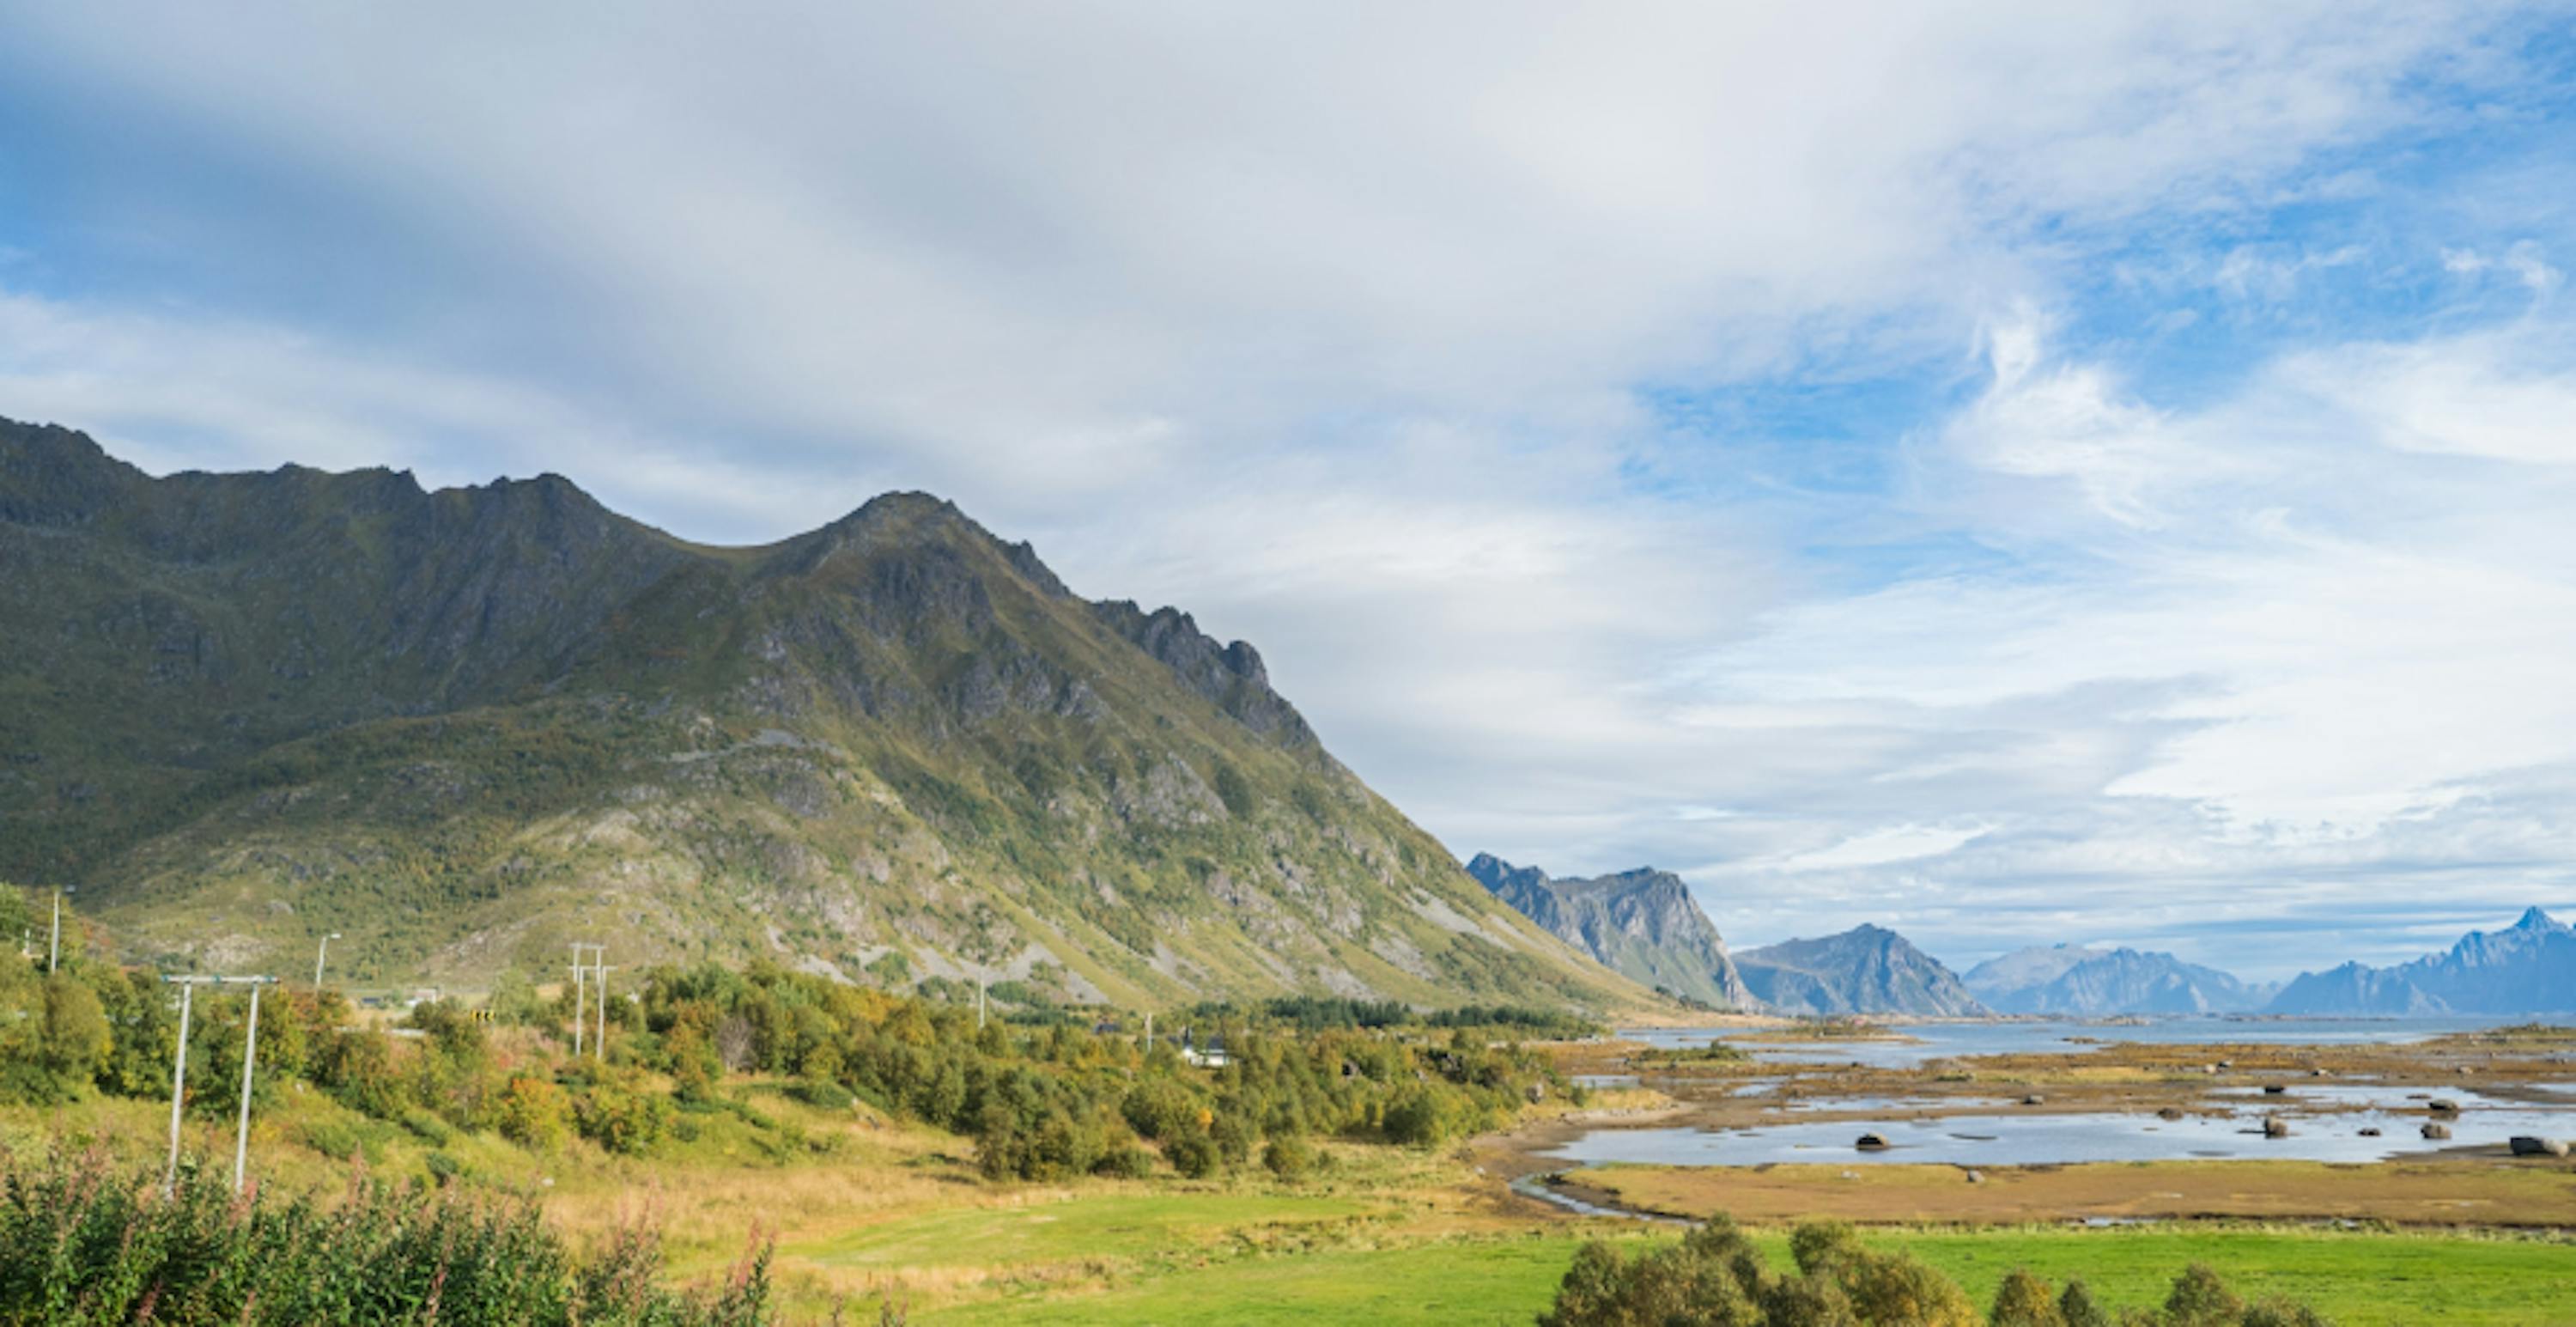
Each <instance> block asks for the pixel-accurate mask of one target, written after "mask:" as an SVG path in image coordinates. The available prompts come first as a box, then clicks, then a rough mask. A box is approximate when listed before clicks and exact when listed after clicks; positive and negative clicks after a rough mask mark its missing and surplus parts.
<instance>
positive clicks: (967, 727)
mask: <svg viewBox="0 0 2576 1327" xmlns="http://www.w3.org/2000/svg"><path fill="white" fill-rule="evenodd" d="M53 462H60V463H59V464H56V463H53ZM0 636H5V638H6V639H8V640H9V642H10V648H9V649H8V650H6V651H0V691H7V692H9V693H10V694H18V695H43V696H46V697H48V698H49V700H48V703H46V704H44V705H19V706H0V824H5V825H6V826H7V829H8V832H7V833H5V834H0V877H6V878H25V879H44V880H62V881H65V882H67V883H75V884H86V885H89V886H90V888H89V889H88V890H85V891H84V892H85V896H86V897H89V898H91V899H93V900H95V901H96V906H97V907H98V908H99V909H100V911H101V913H102V914H103V916H104V917H105V919H106V921H107V923H108V924H109V926H110V927H111V928H112V929H113V930H114V931H115V932H116V933H117V934H118V935H119V936H120V937H122V939H123V941H124V942H125V943H127V944H129V945H131V946H132V947H133V948H132V951H131V952H133V953H134V955H135V956H136V957H141V958H151V957H155V956H167V957H170V958H171V959H172V961H193V960H194V958H195V957H196V956H198V955H199V954H200V951H208V950H210V949H212V950H220V952H221V953H222V954H223V955H225V956H226V961H228V962H231V961H243V962H269V961H274V960H275V959H276V958H277V957H278V956H279V955H283V954H287V953H292V952H298V951H307V952H309V947H310V944H311V942H312V937H313V935H314V934H315V933H316V932H326V933H327V932H329V931H340V932H343V933H345V934H347V936H348V937H349V939H348V941H347V942H346V952H347V954H348V963H349V964H350V971H351V972H352V973H353V975H361V979H368V978H367V977H366V976H365V975H363V974H372V979H374V980H380V981H395V980H405V979H415V978H427V979H431V980H444V981H451V982H453V981H463V982H466V983H469V984H470V983H472V982H475V981H479V980H489V979H490V978H492V977H493V976H495V975H497V974H498V973H500V972H502V971H504V970H509V969H513V968H518V969H522V970H524V969H526V968H527V967H528V966H529V965H530V964H536V963H543V964H545V965H547V969H548V970H551V965H552V963H553V962H554V961H555V959H556V957H557V955H558V954H559V952H560V948H561V944H562V943H563V942H564V941H565V940H566V939H567V938H578V939H583V940H592V939H598V940H603V941H606V942H608V943H610V944H612V945H614V946H616V947H617V948H618V949H619V950H620V951H621V952H624V953H626V954H627V955H629V958H628V961H629V962H636V963H643V962H651V961H656V960H661V959H691V958H697V957H733V958H744V957H751V956H755V955H767V956H773V957H776V958H777V959H779V960H780V961H782V962H791V963H795V964H798V965H801V966H805V967H808V968H812V969H815V970H824V971H830V972H834V973H837V974H839V975H842V976H845V977H849V978H852V979H864V980H869V981H876V982H882V983H887V984H909V983H913V982H919V981H924V980H936V979H952V980H953V979H957V978H959V977H960V976H961V975H971V973H970V969H969V966H968V965H969V964H972V965H973V966H974V968H975V969H976V970H982V971H986V972H988V973H989V974H991V975H994V976H996V977H1004V978H1008V979H1011V980H1017V981H1022V982H1025V983H1029V984H1031V985H1032V987H1033V988H1036V989H1043V990H1048V991H1051V992H1053V993H1055V994H1057V995H1058V996H1059V997H1062V998H1073V999H1103V998H1106V999H1114V1000H1121V1001H1155V1002H1160V1001H1168V1000H1175V999H1197V998H1209V997H1219V998H1223V997H1236V996H1253V995H1262V994H1272V993H1281V992H1287V991H1305V992H1313V993H1321V992H1331V993H1337V994H1345V995H1354V996H1368V997H1376V998H1394V999H1402V1000H1406V1001H1408V1002H1413V1003H1419V1004H1443V1003H1455V1002H1458V1001H1462V1000H1477V999H1481V1000H1509V1001H1552V1000H1559V999H1562V1000H1565V1001H1567V1002H1569V1003H1575V1004H1582V1005H1588V1006H1591V1007H1594V1008H1601V1009H1608V1008H1614V1007H1641V1006H1645V1005H1648V1004H1651V1003H1652V1001H1651V998H1650V997H1649V995H1648V994H1647V992H1645V991H1644V990H1643V989H1642V988H1639V987H1637V986H1635V985H1634V984H1632V983H1629V982H1628V981H1626V980H1624V979H1622V978H1620V977H1618V976H1616V975H1614V974H1612V973H1609V972H1606V971H1603V970H1602V969H1600V968H1599V967H1597V966H1596V965H1593V964H1591V963H1589V962H1588V961H1585V960H1584V959H1582V958H1580V957H1578V956H1577V955H1576V954H1575V953H1574V952H1573V951H1572V950H1570V949H1569V948H1568V947H1567V946H1566V945H1565V944H1564V943H1563V942H1561V941H1559V940H1557V939H1555V938H1554V937H1552V936H1549V935H1546V934H1545V933H1543V932H1541V931H1540V930H1538V929H1537V928H1535V927H1533V926H1531V925H1530V924H1529V923H1527V922H1526V921H1525V920H1523V919H1521V918H1520V917H1519V916H1518V915H1517V914H1515V913H1513V912H1511V911H1510V910H1509V909H1508V908H1505V907H1503V906H1501V905H1500V904H1498V903H1496V902H1495V901H1494V900H1493V899H1491V898H1490V897H1489V896H1488V895H1487V894H1486V893H1485V892H1484V891H1482V890H1480V889H1478V888H1477V887H1476V885H1475V883H1474V882H1473V881H1471V880H1469V879H1467V878H1466V877H1465V875H1464V874H1463V873H1462V872H1460V871H1459V870H1458V868H1457V866H1456V864H1455V863H1454V862H1453V861H1452V860H1451V859H1450V858H1449V856H1448V855H1447V854H1446V853H1445V852H1444V851H1442V850H1441V849H1440V848H1439V846H1438V845H1437V844H1436V843H1434V842H1433V841H1432V840H1431V839H1430V838H1429V837H1428V836H1427V835H1424V834H1423V833H1422V832H1421V831H1420V830H1419V829H1418V828H1417V827H1415V826H1413V825H1412V824H1410V823H1409V822H1407V821H1406V820H1405V819H1404V818H1403V817H1402V816H1401V815H1400V814H1399V813H1397V812H1396V811H1395V810H1394V808H1392V807H1390V806H1389V805H1387V804H1386V802H1385V801H1384V800H1383V799H1381V798H1378V797H1376V796H1375V795H1374V794H1372V793H1371V792H1370V791H1369V790H1368V789H1367V788H1366V786H1365V785H1363V784H1362V783H1361V782H1360V781H1359V780H1358V778H1357V777H1356V776H1354V775H1352V774H1351V773H1350V771H1348V770H1347V769H1345V768H1344V767H1342V766H1341V765H1340V764H1339V762H1337V761H1335V760H1333V759H1332V758H1331V756H1330V755H1329V754H1328V753H1326V752H1325V751H1324V750H1323V748H1322V746H1321V743H1320V742H1318V741H1317V740H1316V739H1315V737H1314V735H1313V733H1312V732H1311V730H1309V729H1308V728H1307V726H1306V724H1305V722H1304V720H1303V719H1302V718H1301V717H1300V716H1299V715H1298V714H1297V712H1296V710H1295V709H1294V708H1293V707H1292V706H1290V705H1289V703H1288V702H1287V701H1286V700H1285V699H1284V698H1282V697H1280V696H1279V695H1277V694H1276V693H1275V692H1274V691H1273V690H1272V689H1271V687H1270V684H1269V675H1268V670H1267V668H1266V667H1265V666H1264V664H1263V661H1262V659H1261V656H1260V654H1259V652H1258V651H1256V650H1254V649H1253V648H1252V647H1251V646H1250V645H1248V644H1245V643H1242V642H1239V641H1237V642H1230V643H1222V644H1221V643H1219V642H1217V641H1214V640H1211V639H1209V638H1208V637H1207V636H1206V635H1205V634H1204V633H1202V632H1200V631H1199V630H1198V628H1197V625H1196V623H1195V621H1194V620H1193V619H1192V618H1191V617H1190V616H1189V615H1188V614H1186V613H1183V612H1181V611H1179V610H1178V609H1162V610H1157V611H1155V612H1151V613H1148V612H1145V611H1143V610H1141V609H1138V608H1137V607H1136V606H1135V605H1133V604H1131V603H1125V602H1111V603H1107V604H1093V603H1089V602H1086V601H1083V600H1080V599H1076V598H1073V597H1072V596H1070V594H1069V593H1067V592H1066V591H1065V590H1064V587H1063V586H1062V584H1061V582H1060V581H1059V580H1058V579H1057V578H1056V577H1055V576H1054V574H1053V573H1052V572H1051V571H1049V570H1048V569H1047V568H1046V567H1045V564H1044V563H1043V562H1042V561H1041V560H1039V558H1038V557H1037V554H1036V552H1035V550H1034V549H1033V548H1031V547H1030V546H1029V545H1027V544H1025V543H1009V542H1005V541H1003V540H1000V539H998V538H996V537H994V536H993V535H992V534H991V533H990V532H989V531H987V530H985V529H984V528H983V527H982V526H980V525H977V524H976V523H975V522H974V521H973V520H971V519H970V518H968V517H967V516H966V515H965V514H964V513H963V512H961V511H960V510H958V508H957V507H956V506H955V504H953V503H950V502H948V501H946V500H945V499H942V498H939V497H936V496H934V495H931V494H926V493H917V492H905V493H892V494H886V495H882V496H880V497H878V498H876V499H873V500H871V501H869V502H867V503H865V504H863V505H861V506H860V507H858V508H857V509H855V510H854V511H852V512H851V513H850V514H849V515H848V516H846V517H843V518H842V519H840V520H838V521H835V522H833V523H831V524H830V525H828V526H825V527H822V528H821V529H818V530H814V531H809V532H808V533H806V534H804V535H800V536H797V537H795V538H792V539H789V540H786V541H783V542H781V543H778V544H772V545H768V546H765V547H760V548H713V547H706V546H701V545H695V544H690V543H687V542H684V541H682V540H679V539H675V538H673V537H671V536H669V535H666V534H663V533H662V532H660V531H657V530H654V529H653V528H651V527H649V526H646V525H644V524H642V523H640V522H637V521H634V520H631V519H629V518H627V517H624V516H622V515H619V514H617V513H615V512H613V511H610V510H609V509H607V508H606V507H605V506H603V505H601V504H600V503H598V502H597V501H596V500H594V499H593V498H591V497H590V495H589V494H587V493H586V492H584V491H583V490H582V489H581V488H580V487H579V486H578V485H576V484H574V483H573V482H572V481H571V480H570V479H567V478H565V477H563V476H560V475H553V474H546V475H539V476H537V477H535V478H531V479H505V480H499V481H495V482H493V483H490V484H485V485H478V486H474V487H470V488H451V489H441V490H438V491H436V492H423V491H422V489H421V487H420V485H419V484H418V482H417V481H416V480H415V479H414V478H413V477H412V476H411V475H409V474H406V473H403V472H398V471H393V470H387V469H381V468H379V469H370V470H359V471H345V472H328V471H321V470H314V469H310V468H306V467H289V468H281V469H279V470H275V471H270V472H264V473H245V474H205V473H187V474H177V475H170V476H166V477H162V478H154V477H152V476H149V475H146V474H144V473H143V472H141V471H140V470H137V469H135V468H134V467H132V466H129V465H126V464H124V463H123V462H121V461H117V460H115V459H114V458H112V457H110V456H108V455H107V454H106V453H105V451H104V450H103V449H101V448H99V447H98V446H97V444H96V443H95V442H94V441H93V440H91V439H89V438H87V437H86V436H85V435H80V434H77V433H74V432H72V431H70V430H65V429H58V428H52V427H43V426H29V425H16V424H10V423H7V422H5V421H0ZM342 953H343V945H341V944H335V945H334V946H333V955H334V958H335V959H338V958H339V957H340V956H341V954H342Z"/></svg>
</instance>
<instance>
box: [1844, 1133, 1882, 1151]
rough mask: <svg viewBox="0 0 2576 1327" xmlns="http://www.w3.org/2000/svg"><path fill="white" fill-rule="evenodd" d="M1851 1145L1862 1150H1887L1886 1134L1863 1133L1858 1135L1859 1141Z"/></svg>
mask: <svg viewBox="0 0 2576 1327" xmlns="http://www.w3.org/2000/svg"><path fill="white" fill-rule="evenodd" d="M1852 1146H1854V1147H1857V1148H1859V1149H1860V1150H1861V1151H1864V1152H1884V1151H1886V1150H1887V1135H1885V1134H1880V1133H1865V1134H1862V1135H1861V1136H1860V1141H1859V1142H1856V1143H1853V1144H1852Z"/></svg>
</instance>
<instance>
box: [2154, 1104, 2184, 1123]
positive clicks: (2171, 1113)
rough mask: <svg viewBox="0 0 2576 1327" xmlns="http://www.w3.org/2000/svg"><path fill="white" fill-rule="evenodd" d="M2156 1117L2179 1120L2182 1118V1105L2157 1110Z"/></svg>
mask: <svg viewBox="0 0 2576 1327" xmlns="http://www.w3.org/2000/svg"><path fill="white" fill-rule="evenodd" d="M2156 1118H2157V1119H2160V1120H2179V1119H2181V1118H2182V1107H2180V1106H2167V1107H2165V1108H2164V1109H2163V1110H2160V1111H2157V1112H2156Z"/></svg>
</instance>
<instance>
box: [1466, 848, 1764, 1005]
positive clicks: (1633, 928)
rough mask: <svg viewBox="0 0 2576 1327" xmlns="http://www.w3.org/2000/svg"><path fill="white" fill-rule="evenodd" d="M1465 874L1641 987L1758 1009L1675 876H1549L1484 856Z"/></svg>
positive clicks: (1647, 872)
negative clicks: (1561, 877) (1567, 878)
mask: <svg viewBox="0 0 2576 1327" xmlns="http://www.w3.org/2000/svg"><path fill="white" fill-rule="evenodd" d="M1467 874H1468V875H1470V876H1472V877H1474V878H1475V880H1476V883H1478V884H1480V885H1483V886H1484V887H1485V888H1486V889H1488V890H1490V891H1492V892H1493V895H1494V897H1496V898H1498V899H1501V900H1502V901H1503V902H1505V903H1508V904H1510V905H1512V907H1513V908H1515V909H1517V910H1518V911H1519V912H1520V914H1521V915H1522V916H1524V917H1527V918H1529V919H1530V920H1531V921H1534V922H1537V923H1538V924H1539V925H1540V926H1543V927H1545V928H1547V930H1548V931H1550V932H1552V933H1553V934H1556V935H1558V936H1562V937H1564V938H1565V939H1566V940H1568V941H1570V942H1572V943H1573V944H1574V946H1575V947H1576V948H1578V949H1580V950H1582V951H1583V952H1585V953H1587V954H1590V955H1591V956H1592V957H1594V958H1596V959H1598V960H1600V961H1601V963H1602V964H1603V965H1604V966H1606V967H1608V968H1609V969H1611V970H1612V971H1614V972H1618V973H1622V974H1625V975H1626V976H1628V977H1630V978H1632V979H1634V980H1635V981H1636V982H1637V983H1638V984H1639V985H1641V986H1648V987H1652V988H1655V989H1658V990H1663V991H1668V992H1671V993H1672V994H1674V995H1679V996H1684V997H1687V998H1689V999H1692V1000H1697V1001H1700V1002H1701V1003H1704V1004H1711V1005H1716V1006H1718V1007H1719V1008H1722V1009H1743V1008H1748V1007H1750V1006H1751V1005H1752V1004H1753V993H1752V992H1751V991H1749V990H1747V989H1745V985H1744V979H1743V977H1741V976H1739V975H1737V973H1736V970H1735V963H1734V960H1732V959H1730V958H1728V957H1727V954H1726V941H1725V940H1724V939H1722V938H1720V937H1719V935H1718V933H1717V927H1716V926H1715V925H1714V924H1712V923H1711V922H1710V921H1709V919H1708V914H1706V913H1704V912H1701V911H1700V909H1699V905H1698V904H1697V903H1694V902H1692V901H1691V896H1690V888H1689V887H1688V886H1686V885H1684V884H1683V883H1682V879H1681V877H1680V876H1677V875H1674V874H1673V873H1672V872H1670V871H1658V870H1655V869H1653V868H1652V867H1641V868H1639V869H1637V870H1634V871H1622V872H1620V873H1619V874H1617V875H1605V876H1599V877H1596V878H1594V879H1590V880H1559V879H1554V878H1551V877H1550V876H1549V875H1548V874H1547V873H1546V872H1544V871H1541V870H1539V869H1538V868H1537V867H1535V866H1527V867H1515V866H1513V865H1512V864H1511V863H1509V862H1506V861H1504V860H1502V859H1501V858H1499V857H1496V856H1494V855H1493V854H1491V853H1478V854H1476V858H1475V860H1473V861H1471V862H1469V863H1467Z"/></svg>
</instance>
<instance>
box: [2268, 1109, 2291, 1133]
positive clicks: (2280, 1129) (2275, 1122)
mask: <svg viewBox="0 0 2576 1327" xmlns="http://www.w3.org/2000/svg"><path fill="white" fill-rule="evenodd" d="M2263 1136H2264V1137H2266V1138H2287V1137H2289V1136H2290V1122H2289V1121H2288V1120H2285V1119H2282V1118H2281V1117H2280V1116H2278V1115H2266V1116H2264V1117H2263Z"/></svg>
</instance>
